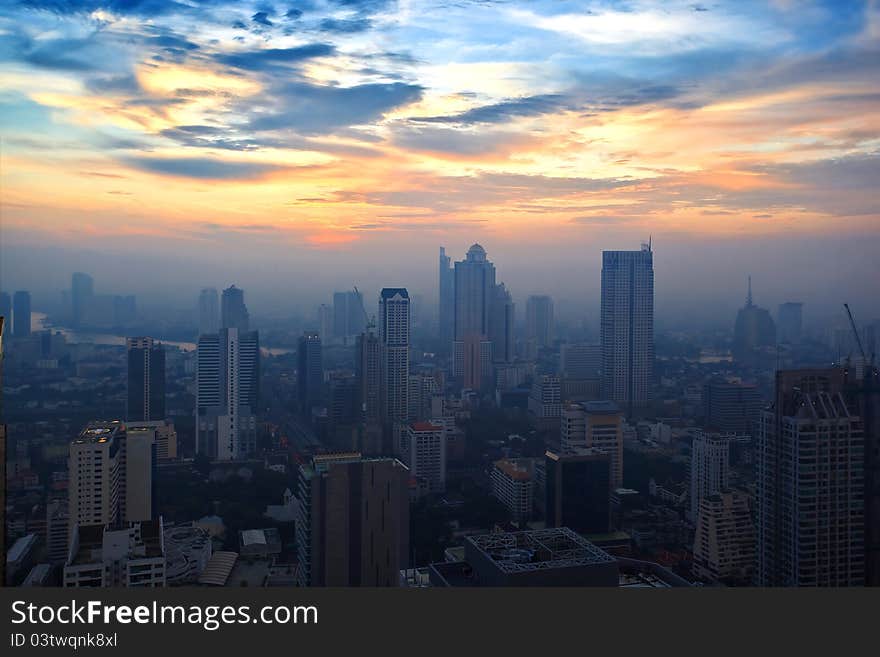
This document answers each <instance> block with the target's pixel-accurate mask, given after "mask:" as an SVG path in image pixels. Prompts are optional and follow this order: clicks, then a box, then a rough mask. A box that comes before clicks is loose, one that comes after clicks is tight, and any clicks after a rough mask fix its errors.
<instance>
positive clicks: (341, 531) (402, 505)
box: [296, 453, 409, 586]
mask: <svg viewBox="0 0 880 657" xmlns="http://www.w3.org/2000/svg"><path fill="white" fill-rule="evenodd" d="M408 484H409V470H408V469H407V467H406V466H405V465H403V463H401V462H400V461H398V460H397V459H390V458H381V459H369V458H363V457H361V455H360V454H358V453H349V454H332V455H326V456H315V457H313V458H312V460H311V462H309V463H306V464H303V465H302V466H300V468H299V492H298V495H297V497H298V498H299V506H298V507H297V508H298V517H297V520H296V532H297V541H296V544H297V561H298V563H299V569H298V570H297V584H298V585H299V586H397V585H398V582H399V577H400V571H401V570H402V569H404V568H406V567H407V563H408V559H407V557H408V553H409V490H408Z"/></svg>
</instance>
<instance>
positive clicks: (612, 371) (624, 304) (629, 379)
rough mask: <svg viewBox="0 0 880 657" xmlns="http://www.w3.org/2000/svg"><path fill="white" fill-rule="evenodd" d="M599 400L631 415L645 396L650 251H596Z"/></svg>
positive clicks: (649, 363)
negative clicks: (599, 307)
mask: <svg viewBox="0 0 880 657" xmlns="http://www.w3.org/2000/svg"><path fill="white" fill-rule="evenodd" d="M600 333H601V342H602V396H603V397H605V398H606V399H610V400H613V401H616V402H617V403H619V404H621V406H623V407H624V408H626V409H627V413H628V414H632V412H633V409H634V408H636V407H638V406H642V405H644V404H646V403H647V402H648V401H649V400H650V397H651V376H652V371H653V366H654V253H653V251H652V249H651V244H650V243H648V244H643V245H642V248H641V250H640V251H603V252H602V312H601V328H600Z"/></svg>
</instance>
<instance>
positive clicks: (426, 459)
mask: <svg viewBox="0 0 880 657" xmlns="http://www.w3.org/2000/svg"><path fill="white" fill-rule="evenodd" d="M404 436H405V438H404V441H403V442H404V444H403V446H402V449H401V452H402V454H403V457H404V460H405V461H406V465H407V466H408V467H409V470H410V475H411V476H413V477H415V478H423V479H425V480H426V481H427V483H428V490H429V491H430V492H432V493H442V492H444V491H445V490H446V428H445V426H444V425H443V424H442V423H441V422H439V421H431V422H413V423H412V424H410V425H409V426H408V427H407V429H406V433H405V434H404Z"/></svg>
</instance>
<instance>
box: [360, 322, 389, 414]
mask: <svg viewBox="0 0 880 657" xmlns="http://www.w3.org/2000/svg"><path fill="white" fill-rule="evenodd" d="M355 377H356V379H357V388H358V405H359V409H360V412H361V419H362V420H363V421H364V422H365V423H368V424H378V423H381V422H382V418H383V415H382V346H381V343H380V342H379V336H378V335H376V332H375V330H374V327H373V326H368V327H367V330H366V331H364V332H363V333H361V334H360V335H359V336H358V338H357V343H356V357H355Z"/></svg>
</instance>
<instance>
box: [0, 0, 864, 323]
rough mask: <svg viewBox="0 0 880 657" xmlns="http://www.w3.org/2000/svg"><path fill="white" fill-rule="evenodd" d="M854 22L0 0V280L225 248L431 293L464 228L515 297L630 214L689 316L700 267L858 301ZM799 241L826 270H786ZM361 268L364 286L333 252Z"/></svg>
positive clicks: (139, 274)
mask: <svg viewBox="0 0 880 657" xmlns="http://www.w3.org/2000/svg"><path fill="white" fill-rule="evenodd" d="M878 16H880V10H878V6H877V3H876V2H865V3H861V2H853V3H845V4H841V3H832V2H813V3H809V5H808V6H807V7H802V6H800V5H798V4H795V3H790V2H782V1H779V2H773V3H769V4H768V3H750V2H749V3H736V4H733V3H716V4H711V5H709V4H705V5H703V4H694V3H693V2H672V3H659V2H648V1H639V2H632V3H627V4H626V5H625V6H624V5H621V4H618V3H608V2H559V3H550V2H534V3H521V2H493V3H477V2H462V3H456V4H455V5H447V4H444V3H414V2H381V1H380V2H376V1H372V2H353V1H345V2H343V1H340V0H329V1H327V2H310V3H306V4H305V5H303V6H302V7H301V8H297V9H295V10H294V9H291V8H289V7H286V6H285V7H282V6H281V5H279V4H277V3H272V2H260V3H231V2H212V3H210V4H209V5H208V4H202V3H193V4H191V5H185V4H182V3H176V2H151V3H132V4H129V3H124V4H120V3H112V2H111V3H101V2H74V3H57V2H50V1H47V0H32V1H29V2H26V3H21V4H20V5H14V6H11V7H9V8H6V9H4V10H2V12H0V25H2V27H3V33H2V36H0V44H2V51H0V55H2V57H0V76H2V79H3V81H4V88H5V89H6V91H5V92H4V93H3V95H2V97H0V115H2V117H3V123H4V157H3V163H4V165H5V166H4V168H3V171H4V173H3V184H4V196H5V204H4V221H3V227H2V229H3V265H2V271H0V275H2V278H3V280H4V288H5V287H9V288H12V289H21V288H27V289H31V290H32V292H33V293H34V295H35V299H39V295H40V294H47V293H48V291H49V290H57V289H60V287H61V285H60V280H62V279H63V278H66V277H67V276H68V275H69V272H70V271H78V270H83V271H89V270H90V269H91V268H90V267H89V266H88V263H89V262H90V261H93V260H94V258H96V257H101V258H106V259H107V260H106V262H107V264H108V265H110V266H113V267H114V269H117V270H121V273H120V274H119V275H118V276H116V277H115V279H116V280H115V281H114V283H115V284H118V285H127V286H128V287H129V288H130V289H131V290H132V291H133V292H135V293H138V294H142V293H144V292H146V291H148V290H149V289H150V287H151V286H155V287H163V286H164V287H167V288H169V289H173V288H174V287H175V286H174V285H173V281H175V280H181V279H184V280H187V281H189V282H190V283H191V284H192V286H193V288H196V289H198V288H201V287H206V286H213V285H216V283H215V281H216V280H218V279H219V278H221V277H220V276H218V272H219V271H221V269H222V268H223V267H228V266H232V267H234V268H235V269H236V270H237V271H241V272H242V274H241V276H240V277H239V280H238V283H239V284H240V285H241V286H242V287H244V288H246V289H250V290H253V292H254V293H255V294H260V295H261V297H257V298H255V299H254V300H255V301H257V300H259V301H260V302H261V303H264V304H265V305H269V303H268V300H269V299H278V298H281V297H282V291H283V290H284V289H285V286H286V287H290V286H291V285H293V286H294V288H295V289H294V290H293V292H294V293H293V294H288V295H285V297H286V298H297V299H299V298H302V299H307V298H308V301H307V303H312V302H313V300H312V299H311V298H310V295H313V291H312V288H313V286H314V284H315V283H319V284H320V286H321V287H322V288H324V287H326V288H327V289H347V288H348V287H349V285H350V284H351V281H352V280H353V279H355V280H358V282H359V284H360V283H362V284H363V288H364V289H374V290H377V291H378V290H379V289H381V287H383V286H386V285H405V286H407V287H408V289H410V290H426V291H433V290H435V289H436V285H435V284H434V283H433V281H432V279H433V278H434V277H435V276H436V270H435V269H434V268H432V267H428V266H424V265H423V264H422V263H428V262H432V261H434V258H436V245H444V246H446V248H447V251H448V253H450V254H460V253H462V252H464V251H465V250H466V248H467V246H468V245H469V244H471V243H473V242H479V243H482V244H485V245H486V246H487V248H488V249H489V250H490V252H491V253H492V254H493V260H494V261H495V262H496V263H497V264H498V267H499V269H504V270H505V271H510V274H509V275H508V276H506V279H505V283H506V284H507V285H509V286H510V288H511V289H512V290H514V292H515V301H516V302H518V303H521V302H522V301H523V299H525V298H526V297H527V296H528V295H532V294H542V293H546V292H547V290H548V289H549V288H550V284H551V283H553V282H555V281H557V280H559V279H564V287H563V288H562V289H561V290H560V295H558V296H559V297H560V298H572V299H578V298H581V299H584V298H595V297H596V293H597V291H598V289H597V288H598V285H597V283H596V282H594V281H592V280H590V279H591V278H592V275H591V272H592V271H594V270H596V269H597V267H598V263H599V258H600V252H601V251H602V250H608V249H622V248H627V247H628V246H629V245H631V244H633V243H638V242H640V241H643V240H644V239H646V237H647V236H648V235H653V236H654V238H655V242H656V244H657V247H658V249H659V250H660V251H662V252H663V253H664V254H667V255H668V256H669V257H668V259H667V261H666V263H665V265H664V266H665V267H666V269H665V271H663V270H659V269H658V302H659V303H658V306H659V307H661V308H662V307H669V305H670V304H664V303H662V302H663V301H664V300H666V299H670V300H671V299H675V298H676V297H681V296H683V295H684V293H685V292H686V293H687V294H688V296H689V298H691V299H693V300H695V301H696V303H695V304H694V305H696V306H698V307H706V308H707V310H705V312H704V315H705V316H706V317H711V316H712V315H713V312H714V308H715V307H717V306H718V305H719V304H720V303H724V304H725V307H735V306H733V305H732V304H734V300H733V299H731V301H730V302H729V303H730V304H731V305H730V306H727V305H726V304H727V302H720V301H718V300H717V298H716V297H717V294H716V290H717V287H718V286H719V285H725V286H728V285H730V284H731V282H732V281H734V280H737V281H738V280H744V279H745V277H746V275H748V274H749V273H751V274H753V275H754V276H755V282H756V288H757V290H759V291H760V293H759V296H758V299H759V303H761V304H762V305H765V306H766V307H775V306H776V305H777V304H779V303H784V302H786V301H791V300H792V299H797V300H800V301H803V302H804V303H806V304H807V308H810V309H816V308H818V307H819V304H821V303H825V301H824V299H825V298H827V297H829V296H831V295H832V294H834V293H835V292H836V291H837V290H839V289H840V288H841V287H842V286H846V287H847V288H848V289H849V294H850V295H851V300H852V301H853V302H854V303H859V305H861V306H866V305H867V304H869V303H870V304H872V307H871V308H870V312H872V313H875V314H876V313H877V306H876V304H877V302H876V300H875V299H874V298H873V297H872V295H871V294H870V281H872V280H875V279H876V278H877V273H878V272H877V265H876V264H875V263H873V262H871V258H870V253H872V252H873V251H875V250H876V248H877V246H878V241H880V237H878V234H877V230H876V228H877V224H878V215H877V209H876V205H875V203H874V202H873V198H872V191H873V185H874V182H873V181H874V180H876V178H877V173H878V156H877V144H878V141H877V135H878V130H877V129H878V125H877V119H876V116H877V114H878V113H877V111H876V110H877V102H878V101H877V98H876V94H875V93H874V91H873V90H874V89H876V88H877V86H878V84H877V83H878V80H877V67H876V66H872V62H874V61H876V57H877V53H878V50H877V45H876V44H877V38H876V37H877V34H878V29H880V28H878V25H880V18H878ZM49 153H51V155H49V156H47V155H48V154H49ZM47 187H48V188H51V189H52V190H53V194H52V196H51V197H47V196H46V195H45V194H43V193H42V190H43V189H45V188H47ZM426 236H427V239H426ZM218 250H219V251H222V252H223V253H224V258H223V259H222V260H223V262H222V263H220V262H217V257H216V256H217V253H218ZM390 251H393V252H394V253H395V254H396V256H397V257H395V258H394V259H393V262H389V259H387V258H385V254H386V253H388V252H390ZM256 254H259V256H257V255H256ZM456 257H458V255H456ZM819 258H825V259H826V260H828V261H829V262H833V263H834V264H835V266H834V267H829V268H813V269H812V270H811V271H806V272H798V274H797V275H795V274H789V273H788V272H789V270H791V269H793V267H794V266H795V265H796V263H797V262H802V261H804V260H812V259H819ZM270 263H271V264H270ZM378 263H382V269H383V273H384V274H385V275H386V277H385V279H384V280H378V278H377V274H376V273H375V272H373V273H370V274H369V275H368V276H366V280H362V279H361V278H360V277H357V276H356V274H357V273H359V272H363V271H364V270H370V269H375V268H376V265H377V264H378ZM513 263H516V264H517V265H518V266H517V267H512V266H511V265H512V264H513ZM120 264H121V265H123V266H122V267H121V268H120V267H117V265H120ZM157 265H159V266H157ZM693 270H699V271H700V272H701V276H699V277H694V276H693ZM408 272H413V274H412V276H413V279H411V278H410V277H409V275H408ZM563 273H564V274H565V276H560V274H563ZM92 274H93V275H95V276H100V272H98V271H92ZM279 276H280V277H281V278H284V279H287V280H285V282H284V285H281V284H280V283H279V282H278V281H277V280H273V279H274V278H277V277H279ZM291 281H292V282H291ZM229 282H231V281H228V280H226V281H224V286H225V285H226V284H228V283H229ZM130 283H131V284H130ZM263 289H265V291H264V292H262V291H261V292H258V290H263ZM109 291H110V292H112V293H115V292H118V291H119V290H115V289H110V290H109ZM182 293H183V291H182V290H181V291H180V294H182ZM157 296H158V295H157ZM828 303H829V305H830V302H828ZM709 306H713V310H709V309H708V307H709ZM867 310H869V309H868V308H866V311H867ZM684 311H685V308H683V307H682V306H681V305H680V304H679V306H678V307H677V308H676V310H675V311H674V312H684Z"/></svg>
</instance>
